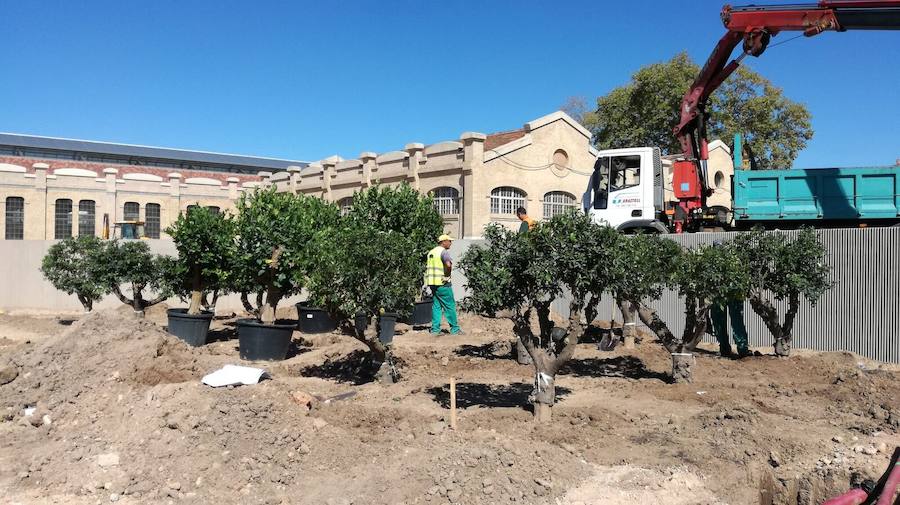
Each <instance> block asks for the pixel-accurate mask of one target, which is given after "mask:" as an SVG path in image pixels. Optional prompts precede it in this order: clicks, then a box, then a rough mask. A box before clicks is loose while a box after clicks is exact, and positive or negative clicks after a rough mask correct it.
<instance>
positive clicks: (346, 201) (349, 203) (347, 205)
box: [338, 196, 353, 216]
mask: <svg viewBox="0 0 900 505" xmlns="http://www.w3.org/2000/svg"><path fill="white" fill-rule="evenodd" d="M338 207H340V208H341V215H342V216H346V215H347V214H349V213H350V209H352V208H353V197H352V196H348V197H346V198H341V200H340V201H339V202H338Z"/></svg>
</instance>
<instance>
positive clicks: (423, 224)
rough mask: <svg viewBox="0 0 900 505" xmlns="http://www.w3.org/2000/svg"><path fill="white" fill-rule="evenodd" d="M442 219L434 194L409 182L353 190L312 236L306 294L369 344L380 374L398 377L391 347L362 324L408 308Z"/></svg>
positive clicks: (375, 330) (384, 377)
mask: <svg viewBox="0 0 900 505" xmlns="http://www.w3.org/2000/svg"><path fill="white" fill-rule="evenodd" d="M442 229H443V220H442V219H441V216H440V214H439V213H438V212H437V210H435V208H434V203H433V201H432V199H431V198H430V197H428V196H423V195H422V194H420V193H419V192H417V191H415V190H414V189H412V188H411V187H410V186H409V185H407V184H401V185H400V186H396V187H381V186H373V187H372V188H368V189H366V190H364V191H360V192H357V193H356V194H355V195H354V197H353V206H352V208H351V209H350V211H349V212H348V213H347V215H346V216H343V217H341V218H340V223H339V224H338V225H337V226H335V228H334V229H333V230H328V231H321V232H319V233H318V234H317V235H316V239H315V247H314V250H315V253H314V256H315V258H316V266H315V268H313V269H311V270H310V272H309V277H308V281H309V283H308V286H307V289H308V291H309V300H310V301H311V302H312V303H314V304H315V305H317V306H321V307H323V308H324V309H325V310H326V311H328V312H329V313H330V314H331V315H332V316H333V317H334V318H335V319H336V320H338V321H339V324H340V325H341V327H342V329H343V331H344V332H345V333H347V334H349V335H351V336H353V337H354V338H356V339H357V340H359V341H360V342H362V343H363V344H365V345H366V346H367V347H368V348H369V351H370V356H371V363H372V365H373V366H374V368H375V369H376V371H377V373H376V377H377V378H378V380H380V381H386V382H389V381H393V380H396V379H397V377H398V376H399V374H398V370H397V368H396V366H395V363H394V360H393V355H392V348H391V345H390V344H389V343H386V342H385V341H382V340H381V339H379V335H378V328H377V324H376V325H369V324H366V325H359V326H357V325H356V324H355V321H354V320H355V319H356V318H357V317H359V318H360V319H361V320H365V321H366V322H367V323H368V321H370V320H371V319H372V317H373V316H374V317H376V323H377V318H378V317H380V316H381V315H382V314H384V313H397V314H405V313H407V312H408V311H409V310H410V308H411V307H412V305H413V302H414V301H415V299H416V296H417V295H418V293H419V290H420V289H421V287H422V282H423V277H424V273H425V256H426V254H427V253H428V250H429V249H431V248H432V247H434V246H435V245H436V242H435V241H436V239H437V237H438V236H439V235H440V234H441V232H442Z"/></svg>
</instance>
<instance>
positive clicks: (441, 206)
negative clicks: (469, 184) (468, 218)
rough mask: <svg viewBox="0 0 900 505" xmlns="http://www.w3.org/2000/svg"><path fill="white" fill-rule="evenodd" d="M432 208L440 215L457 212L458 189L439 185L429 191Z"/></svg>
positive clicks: (450, 214) (449, 214)
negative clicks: (432, 201) (432, 200)
mask: <svg viewBox="0 0 900 505" xmlns="http://www.w3.org/2000/svg"><path fill="white" fill-rule="evenodd" d="M431 196H432V198H434V208H435V209H437V211H438V213H439V214H440V215H442V216H453V215H456V214H459V191H458V190H457V189H456V188H450V187H446V186H445V187H441V188H435V189H434V190H432V191H431Z"/></svg>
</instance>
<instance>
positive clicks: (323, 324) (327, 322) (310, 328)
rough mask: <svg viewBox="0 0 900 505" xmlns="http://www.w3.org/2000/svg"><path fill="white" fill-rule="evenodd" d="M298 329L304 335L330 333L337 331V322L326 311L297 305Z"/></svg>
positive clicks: (301, 304)
mask: <svg viewBox="0 0 900 505" xmlns="http://www.w3.org/2000/svg"><path fill="white" fill-rule="evenodd" d="M297 327H298V328H299V329H300V331H302V332H303V333H329V332H332V331H334V330H335V329H337V321H335V320H334V318H332V317H331V314H329V313H328V312H325V309H320V308H317V307H308V306H307V305H306V304H305V303H303V302H301V303H298V304H297Z"/></svg>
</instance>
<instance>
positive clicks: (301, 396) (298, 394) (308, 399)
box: [291, 391, 316, 410]
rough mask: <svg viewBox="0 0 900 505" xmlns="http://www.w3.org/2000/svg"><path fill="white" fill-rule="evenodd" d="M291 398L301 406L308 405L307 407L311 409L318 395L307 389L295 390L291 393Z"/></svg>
mask: <svg viewBox="0 0 900 505" xmlns="http://www.w3.org/2000/svg"><path fill="white" fill-rule="evenodd" d="M291 400H294V403H296V404H297V405H300V406H301V407H306V409H307V410H309V409H311V408H312V407H313V403H314V402H315V401H316V397H315V396H313V395H311V394H309V393H307V392H306V391H293V392H292V393H291Z"/></svg>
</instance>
